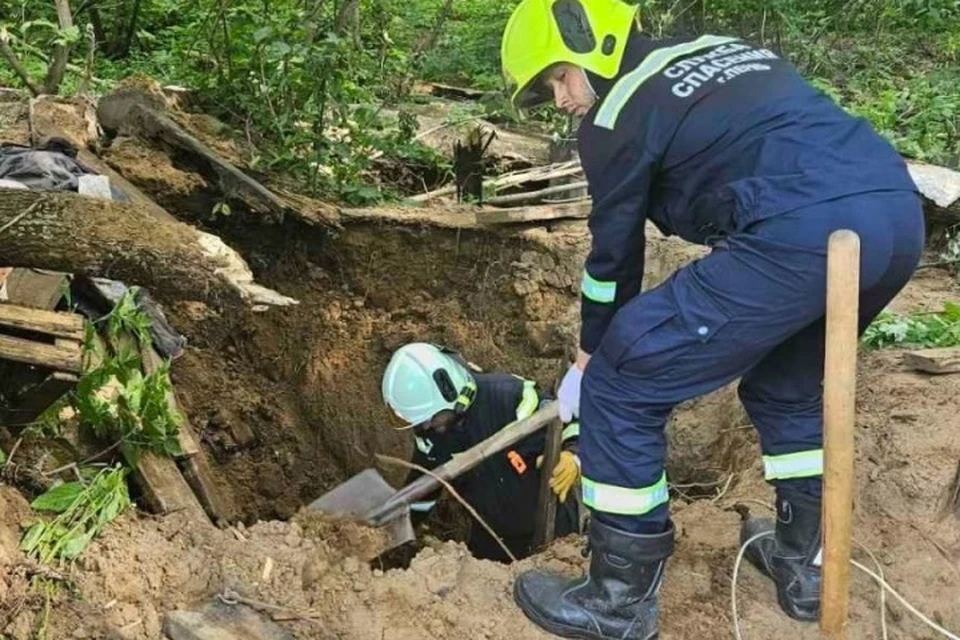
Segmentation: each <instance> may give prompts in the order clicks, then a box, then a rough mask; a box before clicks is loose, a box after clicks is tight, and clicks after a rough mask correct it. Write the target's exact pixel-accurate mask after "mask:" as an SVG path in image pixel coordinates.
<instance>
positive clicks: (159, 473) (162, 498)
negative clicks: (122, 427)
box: [110, 333, 206, 520]
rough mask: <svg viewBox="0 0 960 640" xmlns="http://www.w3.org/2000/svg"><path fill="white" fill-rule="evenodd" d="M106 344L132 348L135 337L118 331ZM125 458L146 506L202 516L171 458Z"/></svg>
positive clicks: (148, 455) (149, 454) (150, 455)
mask: <svg viewBox="0 0 960 640" xmlns="http://www.w3.org/2000/svg"><path fill="white" fill-rule="evenodd" d="M110 347H111V349H112V350H113V352H114V353H116V352H117V350H118V349H120V348H123V347H126V348H130V349H134V350H136V349H137V339H136V338H135V337H134V336H133V335H131V334H129V333H121V334H120V335H118V336H117V337H116V338H115V339H114V340H113V341H112V343H111V344H110ZM127 462H129V463H130V466H131V467H134V468H135V471H134V474H133V479H134V481H135V482H136V483H137V485H138V486H139V487H140V489H141V491H142V493H143V503H144V504H145V505H146V507H147V509H148V510H150V511H152V512H154V513H160V514H165V513H170V512H172V511H183V510H186V511H189V512H190V513H191V515H192V516H193V517H195V518H196V519H198V520H199V519H201V518H206V514H205V513H204V510H203V507H202V506H201V504H200V502H199V501H198V500H197V497H196V496H195V495H194V493H193V490H192V489H191V488H190V485H189V484H187V481H186V479H185V478H184V477H183V475H182V474H181V473H180V468H179V467H178V466H177V463H176V461H175V460H174V459H173V458H168V457H167V456H162V455H159V454H156V453H152V452H144V453H142V454H141V455H140V459H139V463H138V464H137V465H134V464H133V460H130V459H128V460H127Z"/></svg>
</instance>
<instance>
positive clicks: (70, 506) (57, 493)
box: [20, 466, 130, 564]
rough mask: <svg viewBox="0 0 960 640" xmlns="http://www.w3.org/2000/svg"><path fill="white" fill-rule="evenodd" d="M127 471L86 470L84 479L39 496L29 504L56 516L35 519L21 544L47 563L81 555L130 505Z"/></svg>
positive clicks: (30, 554)
mask: <svg viewBox="0 0 960 640" xmlns="http://www.w3.org/2000/svg"><path fill="white" fill-rule="evenodd" d="M126 474H127V470H126V469H125V468H123V467H120V466H117V467H113V468H104V469H101V470H99V471H91V470H86V472H85V475H86V477H84V478H82V480H78V481H76V482H67V483H64V484H60V485H57V486H55V487H53V488H52V489H50V490H49V491H47V492H46V493H44V494H42V495H41V496H39V497H37V498H36V499H35V500H34V501H33V502H32V503H30V506H31V507H33V508H34V509H36V510H38V511H49V512H52V513H54V514H56V516H55V517H54V518H53V519H52V520H40V521H37V522H35V523H33V525H31V526H30V528H29V529H27V532H26V533H25V534H24V536H23V540H22V541H21V543H20V548H21V549H22V550H23V551H24V553H26V554H27V556H28V557H31V558H35V559H36V560H38V561H40V562H42V563H44V564H50V563H53V562H55V561H58V560H59V561H69V560H73V559H74V558H76V557H77V556H79V555H80V554H81V553H82V552H83V550H84V549H85V548H86V547H87V545H88V544H89V543H90V541H91V540H93V538H94V536H96V535H97V533H98V532H99V531H100V529H102V528H103V526H104V525H106V524H107V523H109V522H112V521H113V520H114V519H115V518H116V517H117V516H118V515H120V514H121V513H122V512H123V511H124V510H125V509H126V508H127V507H129V506H130V496H129V494H128V493H127V484H126V481H125V479H124V478H125V476H126Z"/></svg>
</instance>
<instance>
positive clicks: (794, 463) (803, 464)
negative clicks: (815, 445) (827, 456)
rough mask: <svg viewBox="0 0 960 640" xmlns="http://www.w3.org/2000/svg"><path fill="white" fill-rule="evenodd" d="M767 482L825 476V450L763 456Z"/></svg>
mask: <svg viewBox="0 0 960 640" xmlns="http://www.w3.org/2000/svg"><path fill="white" fill-rule="evenodd" d="M763 472H764V476H765V477H766V479H767V480H790V479H792V478H810V477H812V476H820V475H823V449H812V450H810V451H798V452H795V453H784V454H780V455H776V456H763Z"/></svg>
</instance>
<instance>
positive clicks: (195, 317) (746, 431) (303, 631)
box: [0, 139, 960, 640]
mask: <svg viewBox="0 0 960 640" xmlns="http://www.w3.org/2000/svg"><path fill="white" fill-rule="evenodd" d="M111 149H112V151H110V152H108V156H107V157H108V158H109V159H110V161H111V163H112V164H113V165H114V167H115V168H117V169H118V170H119V171H121V172H122V173H123V174H124V175H125V177H126V178H127V179H129V180H131V181H132V182H134V183H135V184H137V186H138V187H140V188H141V189H143V190H144V191H146V192H147V193H149V194H151V195H152V196H153V197H155V198H156V199H157V200H158V201H159V202H160V203H161V204H164V205H165V206H167V207H168V208H170V209H172V210H175V211H178V212H180V211H187V212H188V216H189V217H191V218H192V219H194V220H204V216H201V215H199V214H200V210H199V209H198V203H204V204H205V203H208V202H209V201H210V199H211V198H212V197H214V196H215V195H216V193H215V190H216V188H215V185H210V184H207V183H206V182H205V181H204V180H203V178H202V177H199V176H198V175H197V174H193V173H190V172H189V170H188V168H185V167H177V166H175V165H174V163H172V162H170V161H169V160H167V161H166V162H160V161H159V160H160V156H162V155H163V154H160V156H158V155H157V153H158V150H156V149H151V148H150V147H147V146H144V145H143V144H142V143H140V142H138V141H133V140H123V139H118V140H117V141H114V145H113V147H111ZM111 154H112V155H111ZM210 194H214V196H211V195H210ZM201 224H203V225H206V227H207V229H208V230H211V231H214V232H216V233H218V234H220V235H222V236H223V237H225V238H226V239H227V240H228V241H229V242H230V243H231V244H232V245H233V246H236V247H237V248H239V249H240V250H242V252H243V254H244V256H245V257H246V258H247V259H248V261H249V262H250V263H251V266H252V267H253V269H254V270H255V272H256V276H257V279H258V280H259V281H261V282H263V284H265V285H267V286H270V287H272V288H275V289H277V290H279V291H281V292H282V293H284V294H287V295H291V296H293V297H295V298H297V299H299V300H300V305H299V306H296V307H290V308H284V309H271V310H267V311H262V312H260V311H253V310H249V309H243V310H236V309H215V308H212V307H208V306H206V305H204V304H202V303H199V302H196V301H191V300H163V302H164V303H165V305H166V309H167V311H168V317H169V319H170V320H171V322H172V324H173V325H174V326H175V327H177V329H178V330H179V331H181V332H183V333H184V334H185V335H186V336H187V337H188V338H189V345H188V348H187V350H186V352H185V354H184V355H183V356H182V357H181V358H180V359H178V360H177V361H176V362H175V363H174V366H173V380H174V384H175V385H176V388H177V392H178V396H179V397H180V400H181V402H182V405H183V408H184V410H185V412H186V414H187V415H188V416H189V417H190V422H191V425H190V428H193V429H194V430H195V432H196V433H197V434H198V436H199V438H200V440H201V441H202V442H203V444H204V447H205V449H206V451H207V452H208V454H209V455H210V457H211V462H212V466H213V469H214V473H215V474H216V476H217V477H218V479H219V481H220V482H221V483H222V489H223V490H224V492H225V493H226V495H227V496H228V498H229V499H230V500H229V501H230V503H231V507H230V514H229V515H230V517H229V518H228V519H229V520H230V521H231V522H232V523H233V525H232V526H230V527H228V528H216V527H214V526H212V525H208V524H198V523H197V522H196V521H194V520H191V517H190V516H189V515H188V514H186V513H173V514H170V515H167V516H165V517H154V516H149V515H146V514H142V513H139V512H129V513H127V514H126V515H124V516H122V517H121V518H120V519H119V520H118V521H116V522H115V523H114V524H112V525H110V526H109V527H108V528H107V529H106V530H105V531H104V533H103V535H102V536H101V537H100V538H98V539H97V540H96V541H94V543H93V544H92V545H91V547H90V548H89V549H88V550H87V551H86V552H85V553H84V555H83V556H82V558H81V560H80V561H79V562H78V563H77V565H76V566H74V567H73V568H72V569H71V570H70V572H69V576H68V579H67V580H66V583H67V584H68V585H69V586H70V587H71V588H65V589H61V590H60V591H59V592H58V594H57V595H56V596H55V597H54V599H53V601H52V602H51V608H50V615H49V620H48V634H47V637H49V638H104V637H108V638H137V639H140V638H143V639H147V638H149V639H154V638H162V631H161V626H162V620H163V615H164V613H165V612H168V611H171V610H174V609H182V608H186V609H196V608H199V607H200V606H202V604H203V603H205V602H208V601H210V600H211V599H212V598H215V597H216V595H217V594H223V593H225V592H226V591H228V590H229V591H231V592H235V593H236V594H239V596H240V597H241V598H243V599H245V600H246V601H248V602H256V603H265V604H269V605H276V606H279V607H283V608H284V610H283V611H278V610H275V609H271V610H269V611H267V613H268V614H272V615H273V616H274V617H275V618H276V619H278V621H279V623H280V624H281V625H283V626H284V627H286V628H288V629H290V630H291V631H292V632H293V633H294V634H295V635H296V637H298V638H324V639H325V638H343V639H348V640H353V639H356V640H361V639H363V640H366V639H378V638H379V639H385V640H414V639H417V640H419V639H448V638H488V639H491V640H501V639H502V640H507V639H510V640H513V639H520V640H524V639H535V638H547V637H549V636H547V635H545V634H543V633H542V632H540V631H539V630H537V629H536V628H535V627H534V626H533V625H532V624H530V623H529V622H528V621H527V620H526V618H525V617H524V616H523V615H522V614H521V613H520V612H519V611H518V610H517V608H516V607H515V605H514V604H513V602H512V599H511V588H512V583H513V579H514V577H515V576H516V575H517V573H518V572H520V571H522V570H524V569H526V568H529V567H531V566H545V567H551V568H555V569H557V570H561V571H565V572H569V573H571V574H576V573H577V572H579V571H580V570H582V568H583V567H584V564H585V560H584V559H583V557H582V556H581V554H580V548H581V544H582V540H581V539H578V538H576V537H571V538H569V539H566V540H561V541H558V542H557V543H555V544H554V545H553V546H552V547H551V548H550V549H548V550H547V551H545V552H543V553H542V554H539V555H537V556H534V557H532V558H528V559H526V560H524V561H522V562H519V563H517V564H515V565H513V566H507V565H501V564H497V563H492V562H487V561H480V560H476V559H474V558H472V557H470V556H469V554H468V553H467V551H466V549H465V547H464V546H463V545H462V544H460V543H458V542H456V541H454V540H446V541H444V540H441V539H438V538H436V537H432V536H430V535H425V536H421V539H420V541H419V545H420V547H419V550H418V551H417V553H416V556H415V557H413V559H412V560H411V561H410V563H409V567H407V568H404V569H399V568H389V567H388V566H386V565H380V564H378V563H377V562H374V563H372V564H369V565H368V564H366V563H364V562H362V561H360V560H359V559H358V558H360V557H364V556H365V555H367V553H368V552H369V549H370V548H371V545H375V544H376V543H377V542H378V539H377V535H378V533H379V532H372V531H370V530H367V529H364V528H359V527H357V526H356V525H352V524H350V523H343V522H338V521H331V520H329V519H325V518H322V517H319V516H318V515H317V514H316V513H312V512H307V511H304V510H302V505H304V504H306V503H308V502H310V501H312V500H313V499H315V498H316V497H318V496H319V495H321V494H322V493H323V492H324V491H326V490H328V489H329V488H331V487H332V486H334V485H335V484H336V483H338V482H340V481H342V480H344V479H345V478H347V477H349V476H350V475H351V474H353V473H356V472H357V471H359V470H360V469H362V468H364V467H367V466H374V457H373V454H374V453H387V454H389V455H394V456H400V457H403V456H408V455H409V453H410V445H411V443H410V442H409V435H408V434H406V433H399V432H394V431H391V430H390V429H388V428H387V427H386V426H385V425H386V424H387V416H386V414H385V412H384V409H383V406H382V401H381V400H380V395H379V394H380V391H379V380H380V374H381V372H382V370H383V367H384V365H385V364H386V362H387V359H388V358H389V355H390V353H391V351H392V350H393V349H395V348H396V347H398V346H400V345H401V344H403V343H404V342H406V341H409V340H434V341H439V342H443V343H446V344H448V345H450V346H452V347H454V348H458V349H461V350H462V351H463V352H464V354H465V355H466V356H467V357H468V358H469V359H471V360H472V361H474V362H476V363H477V364H479V365H480V366H482V367H486V368H495V369H499V370H505V371H512V372H516V373H520V374H523V375H526V376H529V377H533V378H535V379H536V380H537V381H538V382H539V383H540V384H541V385H542V386H543V387H544V388H550V387H552V385H553V383H554V382H555V379H556V376H557V374H558V373H559V372H560V370H561V366H562V363H563V360H564V357H565V356H568V355H569V354H568V353H566V351H565V350H566V348H567V345H570V344H572V343H573V340H574V338H573V327H575V326H576V321H577V313H576V312H577V298H576V290H577V287H578V282H579V265H580V264H581V260H582V257H583V254H584V252H585V251H586V250H587V248H588V246H589V238H588V236H587V234H586V231H585V227H584V225H583V224H582V223H559V224H554V225H551V226H550V227H549V228H536V229H524V230H514V231H475V230H469V231H468V230H461V231H457V230H454V229H438V228H434V227H430V226H426V225H415V224H414V225H401V224H390V225H378V224H375V223H372V222H362V223H360V222H353V223H349V224H347V225H346V226H345V228H344V229H343V230H340V231H337V232H333V231H329V232H328V231H321V230H317V229H310V228H304V227H298V226H295V224H287V225H285V226H266V225H256V224H253V223H252V222H251V220H250V219H249V218H246V217H245V216H244V215H243V213H242V212H238V214H237V215H236V216H235V217H233V216H232V217H231V219H229V220H222V219H221V220H216V221H211V220H206V221H203V222H201ZM648 251H649V254H650V257H649V260H648V263H647V274H646V285H647V286H650V285H651V284H654V283H656V282H658V281H659V280H660V279H662V278H663V277H664V276H665V275H667V274H669V273H670V272H671V271H672V270H673V269H675V268H676V267H677V266H679V265H680V264H682V263H684V262H686V261H687V260H689V259H690V258H692V257H694V256H696V255H698V253H699V251H700V250H699V249H697V248H692V247H689V246H686V245H683V244H682V243H678V242H675V241H673V240H670V239H664V238H659V237H656V236H655V235H654V236H652V237H651V240H650V243H649V247H648ZM957 292H958V289H957V285H956V282H955V280H953V279H951V277H950V276H949V275H947V274H946V273H945V272H943V271H938V270H925V271H921V272H918V274H917V276H916V277H915V278H914V281H913V282H911V283H910V285H909V286H908V287H907V289H906V290H905V291H904V292H903V293H902V294H901V296H900V297H899V298H898V299H897V300H896V301H895V303H894V305H893V306H894V308H895V309H896V310H898V311H919V310H935V309H938V308H940V307H941V306H942V303H943V302H944V301H945V300H948V299H956V297H957ZM901 355H902V353H901V352H900V351H898V350H895V349H893V350H886V351H882V352H864V353H863V354H862V355H861V359H860V381H859V390H858V422H857V465H856V472H857V496H858V499H857V502H856V511H855V536H856V538H857V540H858V542H859V543H862V544H863V545H864V546H866V547H867V548H869V549H871V550H872V551H873V552H874V553H875V554H876V556H877V558H878V559H879V561H880V563H881V565H882V568H883V571H884V574H885V575H886V577H887V579H888V580H889V581H890V582H891V583H892V584H893V585H894V586H895V587H896V588H897V589H898V590H899V591H900V592H901V593H902V594H904V595H905V596H906V597H907V598H908V599H909V600H910V601H911V602H912V603H913V604H915V605H916V606H917V607H919V608H920V609H921V610H922V611H924V612H926V613H927V614H929V615H930V616H931V617H933V618H934V619H935V620H937V621H938V622H939V623H940V624H942V625H944V626H946V627H947V628H949V629H951V630H954V631H955V632H956V630H960V606H958V605H960V527H958V523H957V521H956V519H955V518H954V517H953V516H947V517H945V518H941V517H940V507H941V503H942V501H943V500H944V498H945V496H944V492H945V490H946V488H947V486H948V485H949V483H950V481H951V479H952V478H953V475H954V473H955V471H956V468H957V463H958V461H960V431H958V430H957V429H956V426H957V425H958V421H957V417H956V416H957V414H958V413H960V376H957V375H953V376H940V377H931V376H926V375H921V374H917V373H914V372H910V371H907V370H906V369H904V368H903V367H902V365H901V363H900V358H901ZM669 437H670V443H671V448H670V457H669V460H668V473H669V475H670V478H671V481H672V482H674V483H675V484H677V485H681V486H678V487H676V489H675V491H674V500H673V515H674V518H675V521H676V524H677V527H678V536H677V549H676V553H675V554H674V556H673V557H672V558H671V559H670V561H669V565H668V573H667V577H666V582H665V584H664V586H663V589H662V591H661V596H662V602H663V612H662V633H661V637H663V638H677V639H680V640H694V639H696V640H699V639H700V638H703V637H707V638H719V637H729V636H730V634H731V631H730V630H731V627H732V622H731V613H730V606H729V602H730V589H731V585H730V578H731V574H732V571H733V562H734V559H735V557H736V553H737V532H738V527H739V519H740V517H741V516H740V513H739V511H738V509H739V510H743V509H744V508H748V509H749V510H751V511H753V512H762V511H764V510H765V509H766V508H767V506H766V505H769V504H770V502H771V498H772V491H771V490H770V488H769V487H768V486H767V485H766V484H765V483H764V482H763V479H762V471H761V465H760V460H759V453H758V448H757V444H756V437H755V435H754V433H753V431H752V429H750V428H749V421H748V420H747V418H746V415H745V414H744V412H743V410H742V408H741V407H740V405H739V402H738V401H737V399H736V394H735V390H734V388H732V387H728V388H725V389H722V390H720V391H718V392H716V393H714V394H711V395H710V396H707V397H705V398H701V399H699V400H696V401H694V402H690V403H687V404H686V405H684V406H683V407H681V408H680V409H678V411H677V412H676V415H675V416H674V418H673V420H672V421H671V424H670V426H669ZM381 471H382V472H383V473H384V475H385V476H386V477H387V478H388V479H390V480H391V481H392V482H394V483H395V484H397V483H399V480H400V478H402V476H403V475H404V473H405V472H404V471H402V470H399V471H398V470H396V469H392V468H384V469H382V470H381ZM32 517H33V514H32V513H31V512H30V510H29V507H28V506H27V505H26V502H25V501H24V499H23V497H22V496H20V494H19V493H17V492H16V491H14V490H12V489H10V488H9V487H2V486H0V603H2V604H0V637H4V638H9V639H10V640H27V639H29V638H33V637H34V636H35V631H36V629H37V628H38V626H39V625H40V624H41V620H42V619H43V617H44V600H43V597H42V596H39V595H37V594H36V593H35V592H34V591H33V590H32V589H30V587H29V580H30V577H31V568H30V567H29V566H28V565H26V564H25V563H24V561H23V558H22V557H21V556H20V554H19V552H18V551H17V541H18V539H19V536H20V534H21V531H22V529H23V527H24V526H25V525H26V524H27V523H29V521H30V519H31V518H32ZM440 529H443V527H440ZM855 557H857V558H858V559H860V560H861V561H863V562H864V563H866V564H868V565H870V563H871V561H870V560H869V559H866V558H865V557H864V556H863V555H862V552H860V551H857V552H856V554H855ZM738 593H739V597H740V603H741V607H740V617H741V622H742V625H743V630H744V637H745V638H749V639H751V640H753V639H761V640H762V639H769V640H773V639H775V638H777V639H779V638H783V637H787V638H799V639H801V640H806V639H810V640H813V639H814V638H819V637H820V636H819V634H818V631H817V629H816V625H809V624H800V623H797V622H794V621H792V620H790V619H788V618H787V617H786V616H784V615H783V614H782V613H781V612H780V610H779V608H778V606H777V604H776V598H775V593H774V590H773V587H772V585H771V584H769V583H768V582H767V581H765V580H764V579H763V578H762V577H761V576H760V575H759V574H758V573H757V572H756V571H755V570H753V569H752V568H751V567H747V566H744V567H743V570H742V571H741V579H740V585H739V592H738ZM889 600H890V599H888V601H889ZM257 606H260V605H257ZM293 612H296V613H298V614H299V615H300V616H306V617H309V618H311V619H312V621H304V620H303V619H302V617H301V618H299V619H298V618H296V617H294V616H293V615H292V613H293ZM879 613H880V612H879V608H878V591H877V588H876V585H874V584H872V583H871V582H870V581H868V580H867V579H866V578H865V577H864V576H863V575H861V574H859V573H857V572H854V573H853V600H852V604H851V614H850V631H849V634H848V637H849V638H851V639H852V640H865V639H868V638H879V637H880V619H879ZM887 614H888V622H889V624H890V629H891V637H894V638H897V637H904V638H934V637H936V636H935V635H934V634H933V633H932V632H931V631H929V630H927V629H925V628H924V627H922V626H920V625H919V624H918V623H917V622H916V621H915V620H914V619H913V618H912V617H911V616H910V615H909V614H908V613H907V612H906V611H905V609H904V608H903V607H902V606H901V605H899V604H897V603H895V602H889V603H888V612H887Z"/></svg>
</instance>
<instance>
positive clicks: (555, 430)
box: [533, 418, 563, 551]
mask: <svg viewBox="0 0 960 640" xmlns="http://www.w3.org/2000/svg"><path fill="white" fill-rule="evenodd" d="M562 434H563V423H562V422H561V421H560V419H559V418H558V419H557V420H554V421H553V423H551V424H550V426H548V427H547V433H546V442H545V446H544V450H543V465H542V466H541V467H540V497H539V500H538V501H537V517H536V520H535V522H536V525H535V528H534V531H533V548H534V549H535V550H537V551H539V550H540V549H541V548H543V547H544V546H546V545H549V544H550V543H551V542H553V538H554V535H555V534H556V523H557V496H556V495H555V494H554V492H553V489H551V488H550V475H551V474H552V473H553V468H554V467H555V466H556V465H557V462H558V461H559V459H560V446H561V442H560V438H561V436H562Z"/></svg>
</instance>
